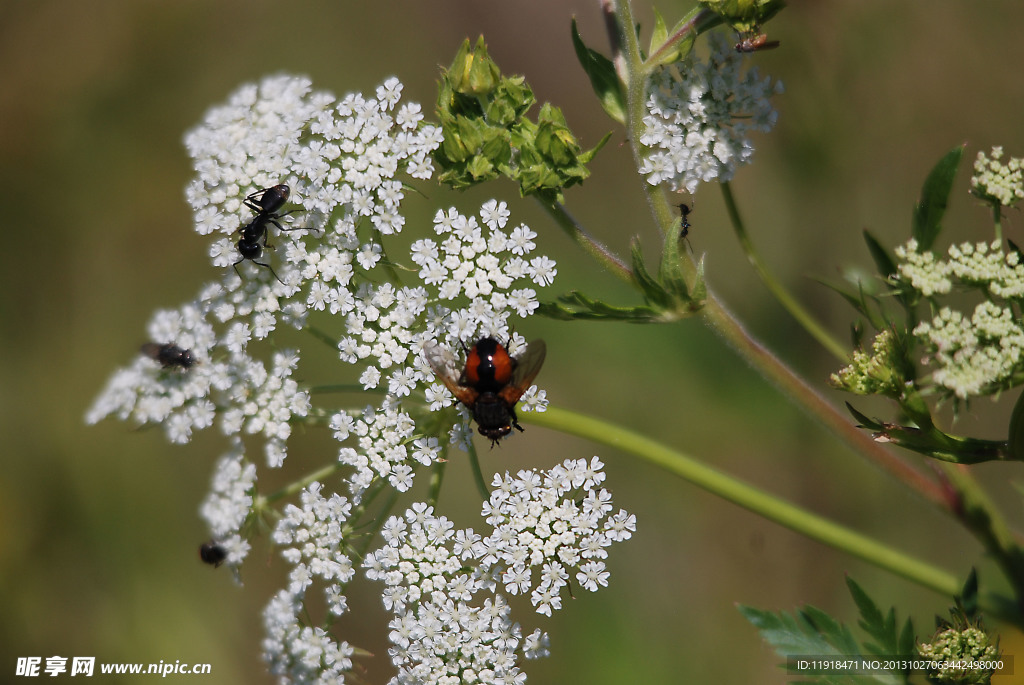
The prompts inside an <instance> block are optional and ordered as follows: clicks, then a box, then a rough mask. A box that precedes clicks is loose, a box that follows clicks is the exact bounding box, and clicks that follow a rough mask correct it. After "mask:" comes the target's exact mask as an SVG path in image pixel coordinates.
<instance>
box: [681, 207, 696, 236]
mask: <svg viewBox="0 0 1024 685" xmlns="http://www.w3.org/2000/svg"><path fill="white" fill-rule="evenodd" d="M692 211H693V209H691V208H690V205H688V204H686V203H685V202H684V203H680V205H679V218H680V222H681V223H680V227H679V228H680V230H679V239H680V240H682V239H683V238H685V237H686V236H688V235H690V220H689V218H688V217H689V216H690V212H692Z"/></svg>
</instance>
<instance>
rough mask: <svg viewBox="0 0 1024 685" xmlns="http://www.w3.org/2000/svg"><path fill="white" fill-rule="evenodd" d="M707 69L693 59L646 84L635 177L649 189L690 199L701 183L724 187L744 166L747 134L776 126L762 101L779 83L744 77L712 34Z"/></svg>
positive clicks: (735, 56)
mask: <svg viewBox="0 0 1024 685" xmlns="http://www.w3.org/2000/svg"><path fill="white" fill-rule="evenodd" d="M710 43H711V54H710V56H709V57H708V61H707V62H700V61H698V60H696V59H695V58H694V57H693V55H692V53H691V56H690V57H688V58H687V59H686V60H684V61H683V62H680V63H678V64H673V65H669V66H667V67H663V68H661V69H659V70H658V71H657V72H656V73H655V74H654V75H653V76H652V78H651V80H650V82H649V83H648V88H647V91H648V94H647V115H646V116H645V117H644V132H643V134H642V135H641V136H640V142H641V143H643V144H644V145H645V146H646V147H647V148H648V150H649V151H648V153H647V155H646V156H645V157H644V161H643V163H642V164H641V167H640V173H642V174H644V175H645V176H646V177H647V182H648V183H650V184H651V185H658V184H660V183H668V185H669V187H670V188H671V189H672V190H674V191H682V190H685V191H686V192H688V193H691V194H692V193H693V192H694V191H695V190H696V189H697V185H698V184H699V183H701V182H708V181H713V180H715V179H716V178H717V179H719V180H720V181H728V180H730V179H731V178H732V177H733V174H735V173H736V169H737V168H738V167H739V166H741V165H743V164H747V163H749V162H750V159H751V157H752V156H753V154H754V146H753V144H752V143H751V142H750V138H749V134H750V133H751V132H752V131H762V132H767V131H770V130H771V129H772V128H773V127H774V126H775V122H776V120H777V119H778V113H777V112H776V111H775V110H774V109H773V108H772V106H771V103H770V101H769V98H770V97H771V96H772V95H773V94H776V93H781V92H782V83H781V82H779V81H776V82H774V84H773V83H772V80H771V79H770V78H768V77H765V78H764V79H761V77H760V74H759V73H758V70H757V68H756V67H755V68H751V69H750V70H748V71H747V72H745V73H744V72H743V71H742V69H741V67H742V64H743V59H744V55H742V54H740V53H738V52H737V51H736V50H735V49H734V47H733V46H732V45H731V44H730V43H729V41H728V40H727V39H726V38H725V36H724V35H723V34H718V33H716V34H712V36H711V40H710Z"/></svg>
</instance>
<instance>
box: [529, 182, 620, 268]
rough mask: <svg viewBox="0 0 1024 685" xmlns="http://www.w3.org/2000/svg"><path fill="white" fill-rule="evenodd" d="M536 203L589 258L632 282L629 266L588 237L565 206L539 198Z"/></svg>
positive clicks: (604, 246) (594, 239)
mask: <svg viewBox="0 0 1024 685" xmlns="http://www.w3.org/2000/svg"><path fill="white" fill-rule="evenodd" d="M538 202H539V203H540V206H541V207H543V208H544V210H545V211H546V212H547V213H548V215H549V216H550V217H551V218H552V219H553V220H554V221H555V223H556V224H558V226H559V227H560V228H561V229H562V230H563V231H565V233H566V235H568V236H569V237H570V238H571V239H572V240H574V241H575V242H576V244H577V245H579V246H580V247H582V248H583V249H584V250H585V251H586V252H587V253H589V254H590V256H592V257H594V259H596V260H597V261H599V262H600V263H601V264H604V266H605V267H606V268H607V269H608V270H609V271H610V272H611V273H612V274H614V275H615V276H617V277H619V278H620V279H622V280H624V281H626V282H627V283H631V282H632V281H633V273H632V272H631V271H630V269H629V266H627V265H626V263H625V262H624V261H622V259H621V258H620V257H619V256H618V255H616V254H615V253H614V252H612V251H611V250H610V249H609V248H608V247H607V246H606V245H604V244H602V243H601V242H600V241H598V240H597V239H596V238H594V237H593V236H592V235H590V234H589V233H588V232H587V231H586V230H585V229H584V228H583V226H581V225H580V224H579V223H578V222H577V221H576V219H574V218H573V217H572V215H571V214H569V211H568V210H567V209H566V208H565V205H563V204H561V203H558V202H545V201H544V200H541V199H539V198H538Z"/></svg>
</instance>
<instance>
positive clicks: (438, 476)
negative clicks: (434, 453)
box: [427, 461, 448, 507]
mask: <svg viewBox="0 0 1024 685" xmlns="http://www.w3.org/2000/svg"><path fill="white" fill-rule="evenodd" d="M447 465H448V462H446V461H439V462H437V463H435V464H434V468H433V469H431V472H430V495H429V496H428V497H427V503H428V504H430V506H432V507H436V506H437V500H438V499H439V498H440V496H441V483H443V482H444V472H445V467H446V466H447Z"/></svg>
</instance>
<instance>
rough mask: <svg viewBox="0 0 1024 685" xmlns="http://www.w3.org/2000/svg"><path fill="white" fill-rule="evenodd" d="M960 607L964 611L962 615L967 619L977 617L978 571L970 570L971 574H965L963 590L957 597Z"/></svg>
mask: <svg viewBox="0 0 1024 685" xmlns="http://www.w3.org/2000/svg"><path fill="white" fill-rule="evenodd" d="M957 600H958V602H959V604H960V606H961V607H962V608H963V610H964V615H965V616H967V618H974V617H975V616H977V615H978V571H977V569H975V568H973V567H972V568H971V572H970V573H968V574H967V580H965V581H964V586H963V589H961V590H960V595H959V596H958V597H957Z"/></svg>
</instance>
